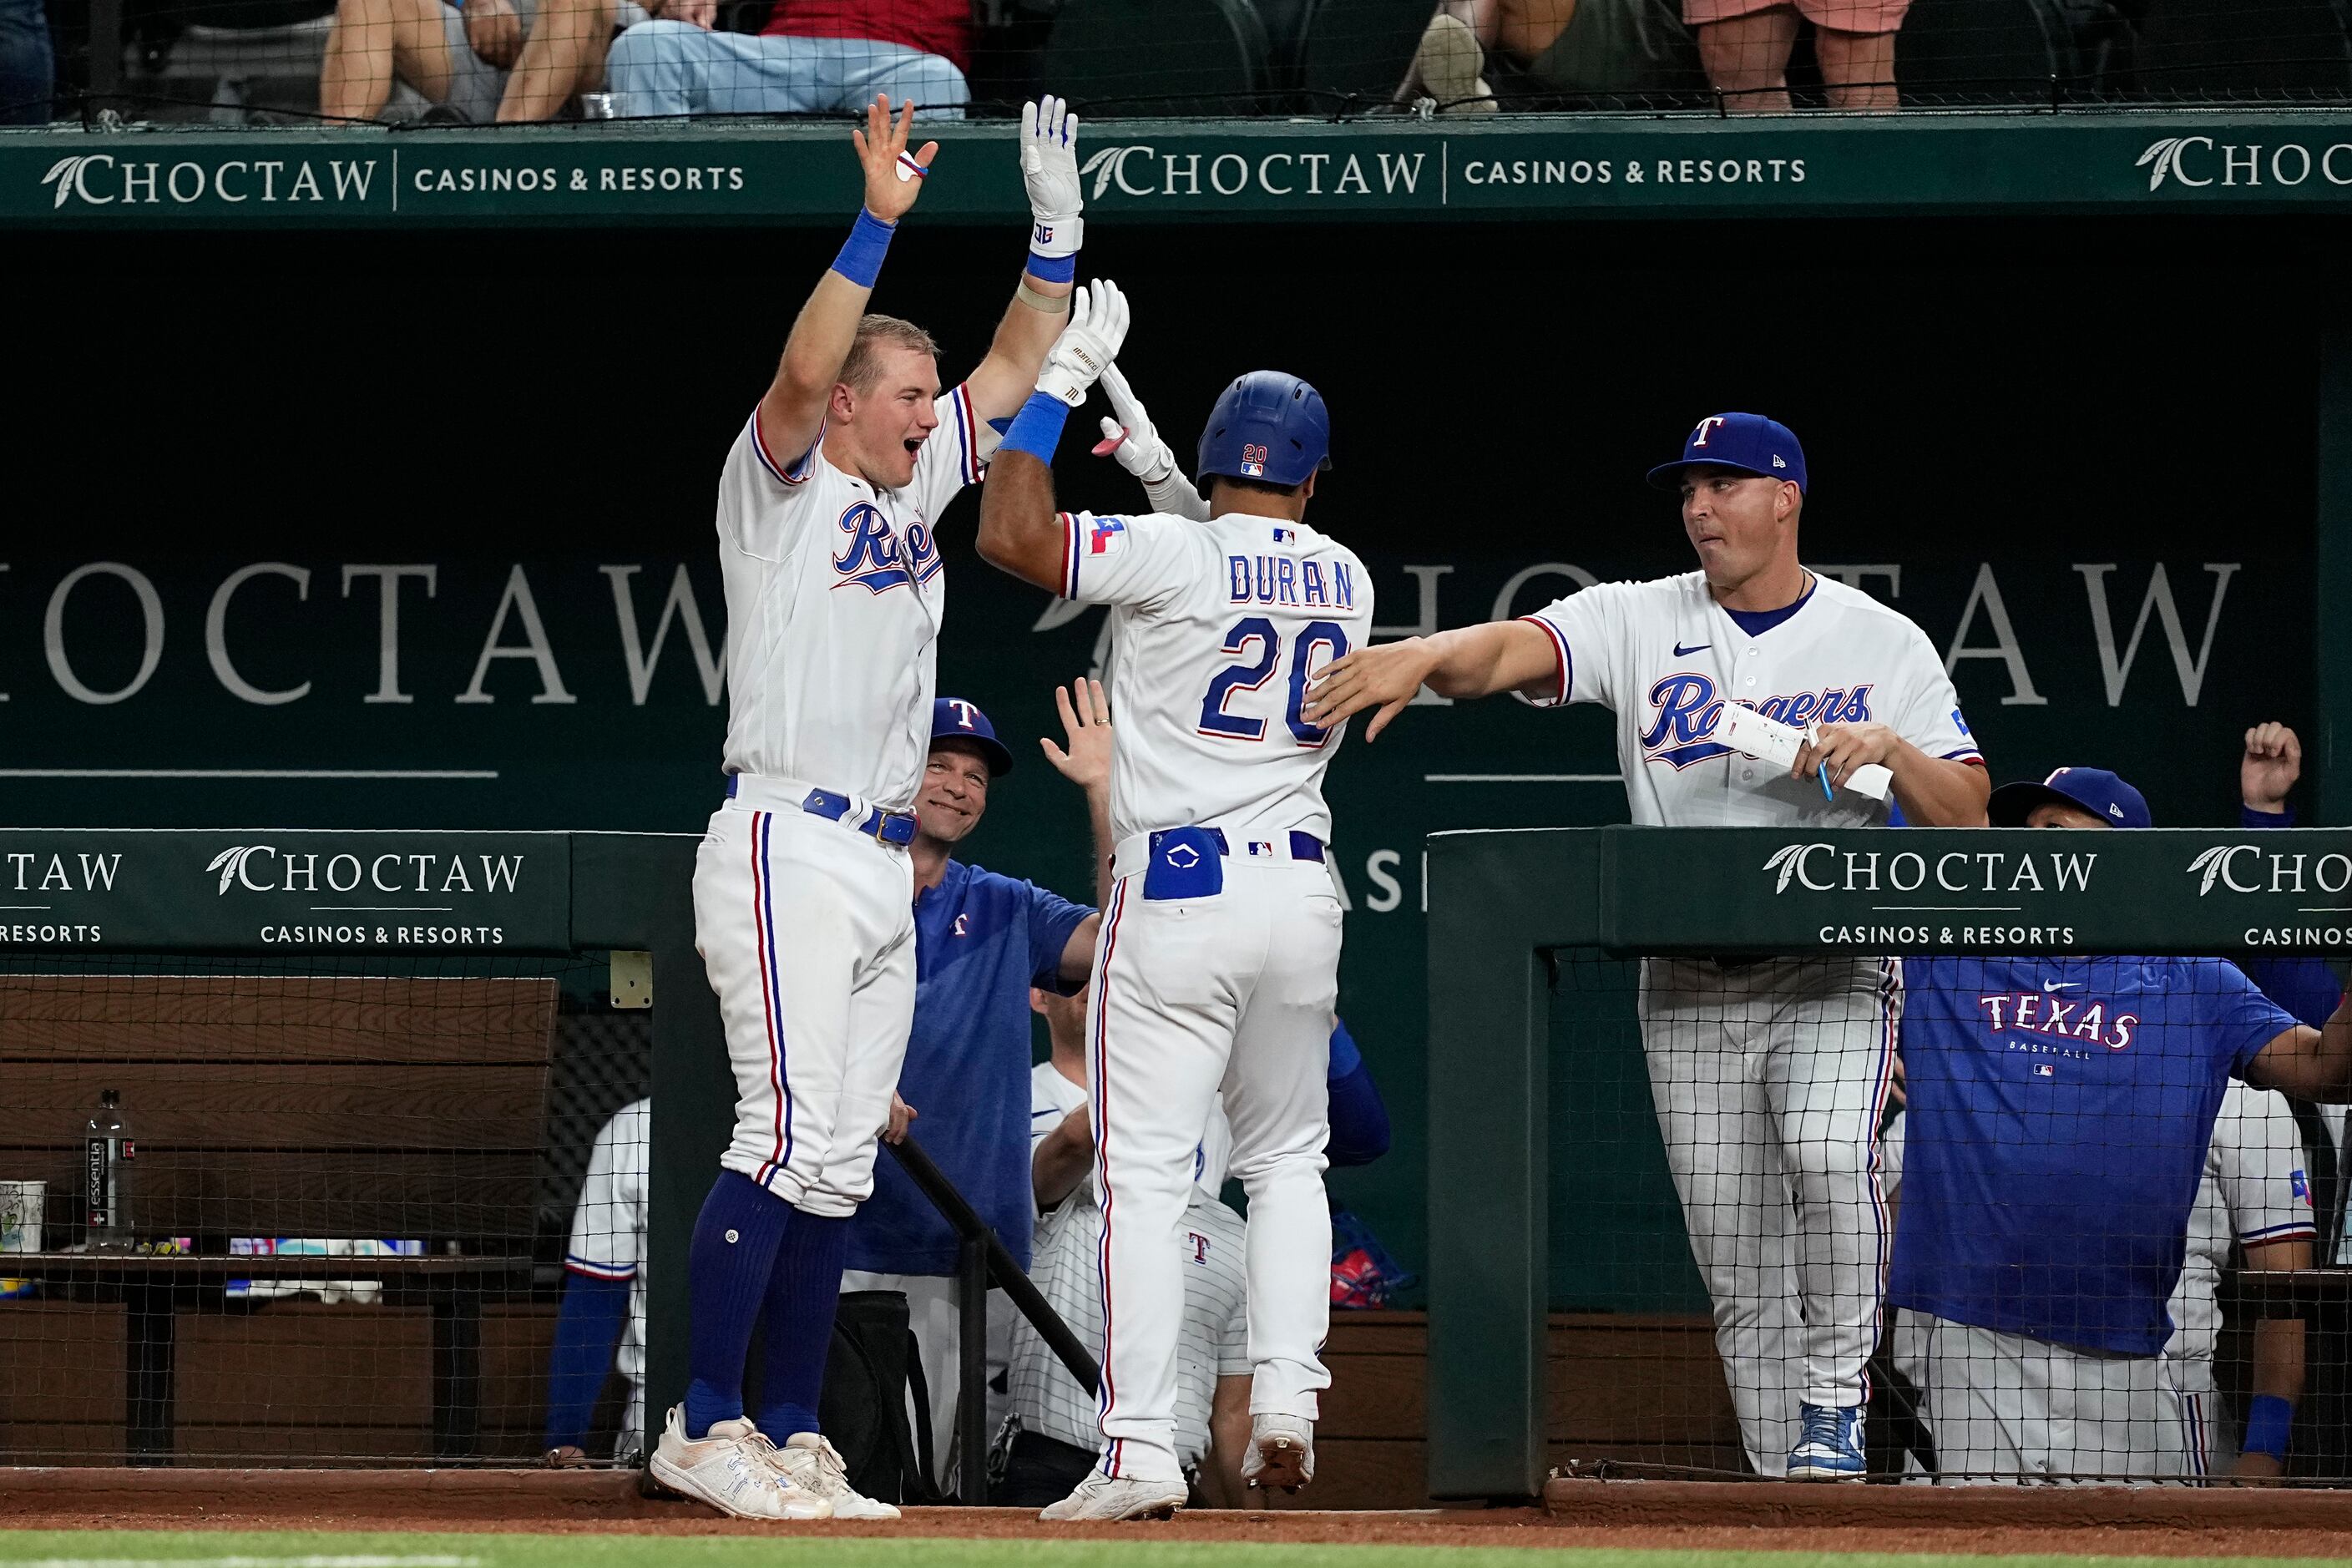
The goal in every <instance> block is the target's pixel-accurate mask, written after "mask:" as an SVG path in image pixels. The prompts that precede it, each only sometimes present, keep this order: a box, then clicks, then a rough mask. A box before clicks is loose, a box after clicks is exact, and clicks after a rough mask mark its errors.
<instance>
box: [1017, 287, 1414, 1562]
mask: <svg viewBox="0 0 2352 1568" xmlns="http://www.w3.org/2000/svg"><path fill="white" fill-rule="evenodd" d="M1098 289H1099V292H1098V293H1097V291H1096V290H1095V289H1087V290H1081V293H1082V294H1091V295H1093V296H1094V297H1093V298H1091V299H1090V300H1088V301H1087V302H1086V303H1083V304H1081V305H1079V306H1077V307H1076V308H1074V310H1073V313H1072V318H1071V326H1070V329H1069V330H1068V331H1066V332H1065V333H1064V334H1063V337H1062V341H1061V342H1059V343H1057V344H1055V349H1054V352H1053V353H1051V354H1050V355H1048V356H1047V360H1046V369H1045V374H1044V375H1042V376H1041V377H1040V378H1039V382H1038V388H1039V390H1038V395H1036V396H1034V397H1033V398H1031V399H1030V401H1029V404H1028V405H1027V406H1026V407H1024V409H1023V410H1022V412H1021V414H1020V416H1019V417H1018V418H1016V419H1015V420H1014V421H1013V428H1012V430H1011V431H1010V432H1009V433H1008V434H1007V435H1006V437H1005V438H1004V443H1003V447H1002V448H1001V449H1000V450H999V452H998V455H997V458H996V460H995V461H994V462H993V463H992V464H991V465H990V468H989V474H988V479H987V482H986V486H985V489H983V491H982V500H981V520H980V552H981V554H982V556H983V557H984V558H986V559H987V560H988V561H989V562H991V563H992V564H994V565H996V566H998V567H1000V568H1002V569H1003V570H1004V571H1007V572H1010V573H1013V574H1014V575H1016V576H1019V577H1021V578H1023V579H1024V580H1025V581H1027V582H1030V583H1034V584H1037V585H1038V586H1040V587H1043V588H1045V589H1048V590H1049V591H1051V592H1054V593H1056V594H1058V595H1061V596H1062V597H1064V598H1066V599H1071V600H1076V601H1078V602H1080V603H1085V604H1103V605H1110V606H1111V622H1112V625H1113V626H1114V628H1115V635H1116V637H1117V646H1118V662H1117V664H1116V665H1115V666H1114V668H1113V669H1112V671H1111V706H1112V710H1113V712H1115V713H1116V714H1117V715H1118V745H1117V746H1116V748H1115V749H1114V752H1113V756H1112V771H1111V799H1110V807H1111V819H1112V831H1113V834H1114V836H1115V837H1116V838H1117V841H1118V847H1117V848H1116V850H1115V851H1114V853H1113V855H1112V866H1111V871H1112V875H1113V883H1112V887H1111V889H1110V895H1109V900H1108V903H1107V905H1106V907H1105V909H1104V911H1103V936H1102V942H1101V946H1100V950H1099V952H1098V953H1097V960H1096V966H1095V976H1096V978H1095V987H1094V994H1093V998H1092V1001H1091V1003H1090V1005H1089V1008H1088V1012H1087V1031H1088V1047H1087V1048H1088V1065H1089V1068H1091V1070H1092V1072H1093V1075H1094V1082H1093V1083H1092V1084H1091V1085H1090V1086H1089V1087H1090V1088H1091V1089H1092V1091H1093V1092H1092V1094H1091V1096H1090V1100H1091V1104H1092V1108H1093V1114H1094V1119H1095V1142H1096V1169H1097V1174H1098V1178H1099V1180H1100V1184H1101V1186H1102V1190H1103V1241H1102V1257H1103V1269H1102V1272H1103V1280H1104V1291H1103V1341H1104V1343H1103V1380H1102V1411H1101V1430H1102V1436H1103V1439H1104V1442H1103V1448H1102V1452H1101V1456H1100V1461H1099V1463H1098V1465H1097V1468H1096V1469H1095V1470H1094V1471H1093V1472H1092V1473H1091V1474H1090V1475H1089V1476H1088V1477H1087V1479H1086V1480H1084V1481H1083V1482H1081V1483H1080V1484H1079V1485H1078V1486H1077V1488H1076V1489H1075V1490H1073V1491H1072V1492H1071V1493H1070V1495H1069V1496H1068V1497H1066V1498H1065V1499H1063V1500H1061V1501H1060V1502H1058V1503H1055V1504H1054V1505H1053V1506H1052V1507H1051V1508H1048V1509H1047V1510H1045V1516H1044V1517H1045V1518H1047V1519H1050V1520H1094V1519H1133V1518H1139V1517H1143V1516H1146V1515H1150V1514H1153V1513H1160V1512H1165V1511H1166V1510H1170V1509H1171V1508H1174V1507H1176V1506H1177V1505H1179V1504H1181V1502H1182V1501H1183V1500H1184V1498H1185V1495H1186V1489H1185V1484H1184V1479H1183V1473H1182V1467H1181V1454H1180V1452H1179V1449H1178V1447H1177V1436H1176V1415H1175V1411H1176V1399H1177V1377H1176V1354H1175V1346H1176V1342H1177V1338H1178V1334H1179V1331H1180V1328H1181V1318H1182V1313H1183V1305H1184V1290H1183V1274H1182V1268H1183V1262H1182V1259H1181V1256H1180V1254H1179V1252H1178V1250H1177V1249H1176V1247H1174V1245H1173V1243H1174V1241H1175V1238H1176V1235H1177V1229H1178V1226H1180V1225H1181V1222H1182V1219H1183V1214H1184V1208H1185V1204H1186V1194H1187V1193H1188V1192H1189V1191H1190V1189H1191V1187H1192V1150H1193V1148H1194V1146H1195V1145H1196V1144H1197V1143H1198V1142H1199V1141H1200V1137H1201V1129H1202V1125H1203V1124H1204V1123H1205V1121H1207V1117H1208V1111H1209V1107H1210V1104H1211V1102H1212V1101H1213V1100H1214V1098H1215V1097H1216V1095H1217V1092H1218V1089H1219V1086H1220V1084H1222V1085H1223V1091H1224V1099H1225V1110H1226V1114H1227V1115H1228V1117H1229V1118H1230V1119H1231V1121H1232V1123H1233V1131H1234V1163H1233V1171H1234V1175H1235V1176H1236V1177H1238V1178H1239V1179H1240V1181H1241V1183H1242V1184H1243V1186H1244V1188H1245V1189H1246V1190H1247V1191H1248V1193H1249V1200H1250V1244H1249V1269H1248V1272H1249V1302H1250V1306H1249V1319H1250V1323H1249V1328H1250V1333H1249V1341H1250V1345H1249V1348H1250V1356H1251V1360H1252V1363H1253V1370H1252V1374H1251V1377H1252V1382H1251V1393H1250V1401H1249V1407H1250V1411H1251V1435H1250V1441H1249V1446H1248V1448H1247V1451H1246V1452H1245V1453H1244V1456H1243V1461H1242V1474H1243V1477H1244V1479H1246V1480H1248V1481H1250V1482H1252V1483H1253V1484H1255V1485H1259V1486H1266V1487H1277V1486H1278V1487H1282V1488H1285V1489H1297V1488H1298V1487H1301V1486H1303V1485H1305V1484H1306V1483H1307V1481H1308V1480H1310V1479H1312V1478H1313V1476H1314V1470H1315V1450H1314V1424H1315V1419H1316V1416H1317V1414H1318V1394H1320V1392H1321V1391H1322V1390H1323V1389H1324V1388H1327V1387H1328V1386H1329V1384H1330V1373H1328V1371H1326V1370H1325V1368H1324V1366H1323V1363H1322V1359H1321V1354H1320V1347H1321V1345H1322V1342H1323V1339H1324V1336H1325V1333H1326V1331H1328V1326H1329V1321H1330V1275H1329V1265H1328V1259H1329V1258H1330V1255H1331V1219H1330V1211H1329V1205H1328V1200H1327V1199H1326V1197H1325V1195H1324V1192H1323V1179H1322V1173H1323V1168H1324V1165H1325V1163H1326V1156H1325V1146H1326V1144H1327V1142H1328V1137H1329V1127H1328V1102H1327V1099H1326V1094H1327V1090H1326V1086H1325V1081H1324V1073H1325V1068H1326V1066H1327V1063H1328V1051H1329V1047H1328V1034H1329V1028H1330V1018H1331V1014H1332V1010H1333V1005H1334V1004H1335V1002H1336V1000H1337V997H1338V991H1339V934H1340V910H1339V899H1338V896H1337V894H1336V892H1335V891H1334V889H1333V887H1332V883H1331V877H1330V871H1329V868H1328V861H1327V855H1328V850H1327V845H1328V843H1329V841H1330V836H1331V813H1330V809H1329V807H1328V805H1326V804H1325V802H1324V799H1323V789H1322V784H1323V774H1324V771H1325V770H1326V769H1327V768H1328V766H1329V765H1330V762H1331V758H1332V756H1333V755H1334V754H1335V753H1336V752H1338V751H1339V745H1340V742H1341V739H1342V731H1341V729H1340V727H1339V726H1338V725H1330V724H1316V723H1312V722H1310V721H1308V720H1307V718H1306V716H1305V715H1304V714H1303V713H1302V712H1301V711H1300V705H1301V703H1302V702H1303V700H1304V699H1305V696H1306V692H1307V681H1308V680H1309V679H1312V678H1313V676H1314V674H1315V672H1316V671H1317V670H1318V668H1321V667H1322V666H1323V665H1324V664H1325V663H1327V662H1328V660H1330V659H1332V658H1337V657H1339V656H1340V655H1343V654H1345V653H1346V652H1347V651H1348V650H1349V648H1351V647H1359V646H1360V645H1361V644H1363V643H1364V642H1365V641H1367V640H1368V639H1369V637H1370V631H1371V616H1372V586H1371V581H1370V577H1369V575H1368V574H1366V573H1365V571H1364V568H1363V563H1362V562H1360V560H1358V559H1357V557H1356V555H1355V553H1354V552H1352V551H1350V550H1349V549H1348V548H1347V547H1346V546H1345V545H1343V544H1341V543H1340V542H1339V541H1337V540H1335V539H1332V538H1330V537H1329V536H1328V535H1327V534H1324V533H1322V532H1321V531H1318V530H1317V529H1314V528H1312V527H1309V526H1308V525H1307V521H1306V513H1307V506H1308V504H1309V502H1310V501H1311V500H1313V499H1314V495H1315V486H1316V480H1317V478H1318V474H1319V473H1320V471H1321V469H1322V468H1323V466H1324V460H1325V458H1326V456H1327V455H1328V450H1329V444H1330V420H1329V416H1328V414H1327V413H1326V412H1325V410H1324V407H1323V399H1322V396H1321V395H1320V394H1319V393H1318V392H1317V391H1316V390H1315V389H1314V388H1313V387H1312V386H1310V385H1308V384H1307V383H1305V382H1304V381H1301V380H1299V379H1298V378H1297V377H1296V376H1292V375H1285V374H1279V373H1275V372H1257V373H1254V374H1249V375H1244V376H1242V377H1240V378H1239V379H1237V380H1236V381H1235V382H1234V384H1232V385H1231V386H1229V387H1228V388H1227V389H1226V391H1225V393H1224V395H1223V396H1221V397H1220V398H1219V399H1218V401H1217V405H1216V407H1215V409H1214V410H1213V412H1212V414H1211V416H1210V418H1209V422H1208V425H1207V427H1206V428H1205V429H1204V430H1203V431H1202V438H1201V450H1200V460H1201V471H1202V477H1203V478H1204V479H1206V480H1207V482H1208V485H1209V496H1208V506H1207V510H1208V514H1209V515H1208V516H1207V517H1206V518H1205V519H1196V517H1195V516H1193V515H1192V511H1193V510H1197V502H1196V506H1195V508H1191V509H1187V510H1186V511H1184V512H1182V513H1173V512H1145V513H1141V514H1139V515H1132V516H1125V515H1118V514H1101V515H1097V514H1095V513H1091V512H1057V511H1056V510H1055V506H1054V486H1053V474H1052V470H1051V469H1050V468H1048V466H1047V464H1048V462H1049V460H1050V458H1051V457H1052V455H1053V451H1054V447H1055V442H1056V441H1057V440H1058V438H1059V437H1060V434H1061V428H1062V425H1063V422H1064V419H1065V417H1066V415H1067V413H1068V410H1069V409H1070V408H1073V407H1076V406H1077V405H1079V404H1080V403H1082V402H1083V401H1084V397H1085V389H1086V388H1087V387H1088V386H1090V385H1092V384H1093V383H1094V382H1095V381H1096V380H1097V379H1098V378H1100V377H1101V376H1102V374H1103V373H1104V371H1105V370H1106V369H1107V368H1108V365H1109V363H1110V361H1111V359H1112V358H1113V357H1114V356H1115V355H1116V353H1117V352H1118V345H1119V342H1121V341H1122V340H1123V339H1124V337H1125V334H1126V330H1127V306H1126V301H1125V300H1124V299H1123V297H1121V296H1120V295H1119V293H1118V290H1117V289H1116V288H1114V287H1112V286H1111V285H1108V284H1102V285H1099V286H1098ZM1171 468H1172V465H1171ZM1154 471H1157V464H1155V465H1154Z"/></svg>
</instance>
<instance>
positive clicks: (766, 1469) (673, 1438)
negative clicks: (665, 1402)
mask: <svg viewBox="0 0 2352 1568" xmlns="http://www.w3.org/2000/svg"><path fill="white" fill-rule="evenodd" d="M775 1451H776V1446H775V1445H774V1444H773V1443H771V1442H769V1441H768V1440H767V1438H765V1437H763V1436H761V1435H760V1429H759V1428H758V1427H757V1426H752V1425H751V1422H749V1421H743V1420H736V1421H714V1422H712V1423H711V1424H710V1435H709V1436H707V1437H702V1438H688V1436H687V1435H686V1407H685V1406H683V1405H672V1406H671V1407H670V1412H669V1419H668V1421H667V1422H666V1423H664V1424H663V1426H662V1435H661V1441H660V1442H659V1443H657V1444H656V1445H655V1447H654V1457H653V1458H652V1459H651V1460H649V1461H648V1462H647V1463H646V1468H647V1469H648V1470H650V1471H651V1472H652V1473H653V1477H654V1479H656V1480H657V1481H659V1482H661V1484H662V1485H664V1486H666V1487H668V1488H670V1489H673V1490H676V1491H681V1492H684V1493H685V1494H686V1495H687V1496H688V1497H690V1498H693V1499H695V1500H698V1501H700V1502H707V1503H709V1505H710V1506H711V1507H713V1508H715V1509H717V1510H719V1512H721V1513H728V1514H732V1515H734V1516H735V1517H736V1518H737V1519H799V1520H807V1519H831V1518H832V1517H833V1505H832V1504H831V1503H830V1502H827V1501H826V1500H824V1498H823V1497H821V1496H819V1495H818V1494H817V1493H815V1492H814V1491H810V1490H808V1489H804V1488H802V1487H798V1486H795V1485H793V1483H792V1482H791V1481H790V1480H789V1479H786V1478H785V1476H784V1475H783V1474H782V1472H780V1471H779V1470H778V1469H777V1468H776V1466H775V1463H774V1461H773V1459H772V1458H771V1456H772V1455H773V1454H774V1453H775Z"/></svg>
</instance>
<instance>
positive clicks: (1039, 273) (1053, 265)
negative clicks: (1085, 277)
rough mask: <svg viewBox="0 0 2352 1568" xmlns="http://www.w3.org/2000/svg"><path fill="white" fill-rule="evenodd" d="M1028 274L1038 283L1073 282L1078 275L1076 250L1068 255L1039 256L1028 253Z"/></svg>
mask: <svg viewBox="0 0 2352 1568" xmlns="http://www.w3.org/2000/svg"><path fill="white" fill-rule="evenodd" d="M1028 270H1029V276H1030V277H1032V278H1034V279H1037V281H1038V282H1040V283H1074V282H1076V280H1077V276H1078V258H1077V255H1076V252H1073V253H1072V254H1070V255H1068V256H1040V255H1038V254H1037V253H1036V252H1035V251H1034V250H1033V251H1031V252H1030V253H1029V268H1028Z"/></svg>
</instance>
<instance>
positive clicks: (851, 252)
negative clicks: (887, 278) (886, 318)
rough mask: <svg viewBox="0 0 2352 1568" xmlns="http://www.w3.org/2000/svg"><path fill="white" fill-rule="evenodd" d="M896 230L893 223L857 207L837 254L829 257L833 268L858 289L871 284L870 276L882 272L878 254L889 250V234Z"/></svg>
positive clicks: (884, 254) (885, 253)
mask: <svg viewBox="0 0 2352 1568" xmlns="http://www.w3.org/2000/svg"><path fill="white" fill-rule="evenodd" d="M896 233H898V225H897V224H895V223H884V222H883V221H882V220H881V219H880V218H878V217H876V216H874V215H873V214H872V213H870V212H867V211H866V209H865V208H864V207H859V208H858V209H857V222H856V224H855V225H854V226H852V227H851V228H850V231H849V237H848V238H847V239H845V240H843V241H842V242H841V254H840V255H839V256H836V257H835V258H833V269H834V270H835V272H838V273H840V274H841V275H842V276H843V277H844V278H846V279H849V280H850V281H851V282H852V283H855V284H856V285H857V286H858V287H859V288H860V289H871V288H873V287H874V279H877V278H879V277H880V276H882V258H883V257H885V256H887V255H888V254H889V251H890V237H891V236H892V235H894V234H896Z"/></svg>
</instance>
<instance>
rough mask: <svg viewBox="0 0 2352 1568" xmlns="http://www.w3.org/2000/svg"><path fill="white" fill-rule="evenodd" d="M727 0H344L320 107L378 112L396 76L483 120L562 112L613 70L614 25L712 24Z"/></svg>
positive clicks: (330, 43)
mask: <svg viewBox="0 0 2352 1568" xmlns="http://www.w3.org/2000/svg"><path fill="white" fill-rule="evenodd" d="M717 4H718V0H648V4H647V5H645V6H644V7H640V6H639V5H637V4H636V3H635V0H464V5H463V7H462V9H461V8H460V7H459V6H458V5H450V4H446V0H337V4H336V5H335V24H334V27H333V29H332V30H331V32H329V33H328V35H327V58H326V60H325V62H324V63H323V64H322V65H321V66H320V68H319V111H320V113H321V114H325V115H329V116H331V117H335V118H339V119H343V120H352V121H373V119H375V117H376V116H377V115H379V114H382V113H383V108H384V104H385V103H386V102H387V101H389V100H390V99H391V97H392V89H393V84H394V81H395V80H397V81H401V82H404V83H406V84H407V85H408V86H409V87H410V88H412V89H415V91H416V92H418V93H420V94H422V95H423V96H424V98H425V100H426V101H427V102H429V103H431V104H432V105H434V107H435V108H436V109H437V110H441V111H442V112H443V113H445V114H446V115H449V116H452V117H454V118H457V119H459V120H463V121H467V122H469V123H473V124H488V123H489V122H490V121H500V122H508V121H535V120H552V119H554V118H555V117H556V115H557V114H558V113H559V112H561V111H562V109H563V106H564V105H565V104H567V103H569V102H570V101H571V100H572V98H573V96H574V95H576V94H578V93H582V92H586V91H593V90H594V89H595V88H596V87H597V85H598V84H599V83H600V82H602V81H603V80H604V51H605V48H606V47H607V46H608V45H609V44H610V43H611V42H612V39H613V29H614V27H615V26H628V25H629V24H630V23H632V22H642V21H643V20H645V18H646V16H647V15H649V14H650V15H653V16H666V17H668V18H671V21H670V25H671V26H684V27H689V28H693V27H708V26H710V22H711V18H712V16H714V15H715V14H716V11H717Z"/></svg>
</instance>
